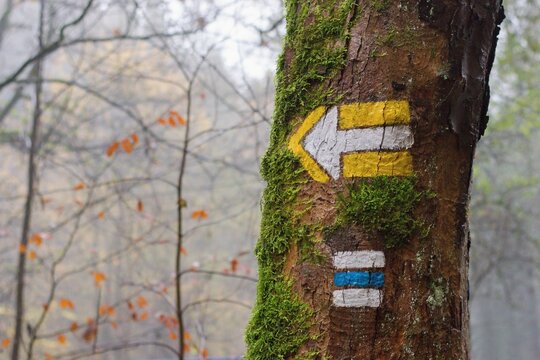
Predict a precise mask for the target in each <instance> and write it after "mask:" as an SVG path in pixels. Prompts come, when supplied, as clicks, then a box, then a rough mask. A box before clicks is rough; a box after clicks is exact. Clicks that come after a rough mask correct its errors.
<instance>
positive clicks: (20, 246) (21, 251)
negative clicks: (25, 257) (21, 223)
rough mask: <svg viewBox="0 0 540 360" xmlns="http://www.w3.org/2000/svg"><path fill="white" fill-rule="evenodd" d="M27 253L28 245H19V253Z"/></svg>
mask: <svg viewBox="0 0 540 360" xmlns="http://www.w3.org/2000/svg"><path fill="white" fill-rule="evenodd" d="M25 252H26V245H24V244H19V253H21V254H24V253H25Z"/></svg>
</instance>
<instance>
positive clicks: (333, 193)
mask: <svg viewBox="0 0 540 360" xmlns="http://www.w3.org/2000/svg"><path fill="white" fill-rule="evenodd" d="M286 11H287V38H286V39H285V48H284V52H283V55H282V57H281V58H280V62H279V66H278V76H277V79H278V81H277V82H278V83H277V97H276V113H275V119H274V120H275V122H274V125H273V130H272V138H271V144H270V148H269V150H268V152H267V154H266V157H265V160H263V165H262V167H263V176H264V177H265V179H266V180H267V182H268V188H267V190H266V192H265V197H264V208H263V220H262V232H261V239H260V241H259V244H258V248H257V254H258V256H259V264H260V279H261V280H260V284H259V290H258V297H257V304H256V308H255V310H254V314H253V318H252V320H251V323H250V325H249V327H248V332H247V344H248V351H247V358H248V359H271V358H272V359H275V358H280V357H282V358H290V359H293V358H295V359H298V358H314V359H323V358H329V359H342V360H345V359H347V360H349V359H468V358H470V351H469V313H468V260H469V258H468V249H469V232H468V223H467V206H468V198H469V183H470V180H471V169H472V161H473V156H474V151H475V145H476V143H477V141H478V140H479V139H480V137H481V136H482V135H483V133H484V130H485V128H486V125H487V120H488V118H487V115H486V114H487V106H488V102H489V86H488V79H489V74H490V70H491V66H492V63H493V58H494V52H495V46H496V42H497V35H498V31H499V27H498V25H499V24H500V23H501V21H502V20H503V18H504V14H503V8H502V4H501V0H486V1H482V2H479V1H475V0H370V1H347V0H324V1H323V0H309V1H299V0H289V1H287V2H286ZM344 13H345V15H344ZM342 15H344V16H342ZM336 27H338V28H339V29H340V30H336ZM336 54H338V55H336ZM339 56H341V59H342V61H341V62H340V61H339ZM336 59H338V61H336ZM299 79H300V80H299ZM323 120H324V121H325V123H324V126H323V125H320V126H321V127H320V129H319V130H315V129H316V127H317V126H318V125H316V124H319V123H320V124H323ZM332 121H334V122H332ZM362 121H364V122H362ZM336 122H337V129H336V125H335V123H336ZM376 125H378V126H380V127H384V129H383V130H381V131H382V135H381V140H380V146H379V147H378V148H376V149H370V148H369V146H368V145H366V144H367V143H369V142H370V141H372V140H374V139H375V140H377V139H378V138H377V136H379V135H373V133H372V134H371V135H369V134H368V135H365V136H367V137H365V136H364V135H362V134H361V133H360V132H357V133H354V134H353V133H352V132H350V134H349V135H350V136H349V135H347V134H345V132H346V131H352V130H355V131H356V130H358V129H366V128H367V127H374V126H376ZM332 126H333V128H332ZM385 126H386V127H385ZM391 126H394V127H391ZM399 126H401V127H399ZM398 127H399V128H398ZM321 129H322V130H321ZM398 130H399V131H404V132H406V134H408V135H403V138H400V137H399V132H398ZM317 131H319V132H317ZM374 131H375V130H374ZM340 132H341V133H340ZM394 133H395V134H398V135H395V139H397V140H395V141H394V142H392V143H389V144H387V143H386V142H388V141H390V140H388V139H389V136H390V135H392V136H394V135H393V134H394ZM321 134H322V135H321ZM336 134H338V135H336ZM339 134H342V135H339ZM359 134H360V135H359ZM339 136H342V137H343V138H344V139H345V140H344V142H345V143H344V144H340V140H339ZM347 136H349V137H347ZM370 136H371V137H370ZM373 137H374V138H373ZM336 139H338V140H336ZM329 143H330V145H328V144H329ZM351 143H353V145H351ZM339 146H341V152H340V151H338V152H337V156H340V158H339V159H338V162H337V165H335V164H336V163H335V161H334V162H332V161H333V160H329V158H328V156H330V155H328V154H326V155H328V156H326V157H325V155H324V154H322V155H321V152H323V151H334V150H335V148H336V147H339ZM355 146H356V147H357V148H355ZM398 148H399V149H400V151H402V152H403V154H404V155H403V156H404V157H401V155H399V156H398V155H396V156H394V155H395V152H392V151H388V150H389V149H390V150H395V149H398ZM328 149H330V150H328ZM366 150H370V151H366ZM291 151H292V153H293V154H294V158H295V159H296V162H295V163H294V164H295V165H294V166H297V168H298V169H299V170H298V171H299V172H300V175H299V178H300V180H298V181H297V179H296V178H294V180H288V179H292V178H293V177H292V176H291V177H290V178H289V175H288V174H289V172H288V171H289V170H287V169H282V170H280V171H281V172H282V174H281V176H280V177H278V176H273V175H272V168H274V169H277V168H279V166H280V165H279V164H281V163H283V161H284V159H286V158H287V156H289V155H290V154H291ZM368 152H370V153H371V155H369V156H372V157H371V158H370V157H369V156H367V155H366V154H367V153H368ZM287 154H288V155H287ZM388 154H394V155H388ZM373 156H374V157H373ZM392 156H394V157H392ZM373 159H375V160H373ZM370 161H372V162H373V161H375V164H373V163H370ZM290 167H292V165H291V166H288V168H290ZM370 169H371V170H370ZM381 179H382V180H381ZM392 179H397V180H396V181H397V182H401V183H399V184H401V185H399V184H398V183H394V182H393V181H394V180H392ZM405 179H409V180H408V181H410V183H412V184H413V188H414V189H413V190H412V192H411V191H409V190H403V189H404V188H403V187H402V184H404V181H405ZM395 184H398V185H395ZM364 185H365V186H364ZM292 188H296V189H297V191H296V192H294V196H291V197H288V195H287V194H289V193H290V190H291V189H292ZM404 191H405V192H404ZM407 191H408V192H407ZM354 194H356V195H354ZM377 194H378V195H377ZM381 194H382V195H384V196H388V199H377V198H376V197H377V196H382V195H381ZM353 195H354V196H353ZM355 196H357V197H355ZM402 196H403V198H409V199H412V198H414V199H415V200H411V201H410V202H408V203H407V201H405V200H404V202H400V201H398V200H396V199H397V198H399V197H402ZM379 200H380V203H381V204H390V205H389V206H393V207H392V208H388V213H387V214H385V213H384V211H382V212H381V211H379V212H378V213H376V212H374V213H373V214H372V218H371V219H369V218H366V211H369V209H375V210H377V209H378V208H377V206H376V205H373V206H374V207H372V208H370V207H369V206H371V205H370V204H371V203H374V204H377V201H379ZM368 203H369V204H368ZM407 204H408V205H410V207H407V206H406V205H407ZM368 205H369V206H368ZM347 207H350V209H348V208H347ZM283 209H288V210H287V211H288V212H285V210H283ZM358 209H360V210H358ZM378 210H380V209H378ZM396 211H397V214H398V215H399V214H401V213H399V211H402V212H403V214H404V216H410V217H411V219H410V221H409V222H408V223H407V222H405V226H404V228H405V229H404V228H401V229H398V227H397V224H396V223H398V222H400V220H403V216H397V217H396V218H395V219H394V220H392V219H393V218H392V216H391V215H392V214H393V213H395V212H396ZM347 214H348V215H347ZM285 215H286V216H287V219H284V218H283V217H284V216H285ZM368 215H369V214H368ZM355 216H356V217H355ZM291 219H292V220H291ZM392 221H394V223H392ZM381 224H382V225H384V226H382V225H381ZM407 224H408V225H407ZM288 226H291V229H289V228H288ZM407 227H410V229H409V230H410V231H409V232H407V229H406V228H407ZM283 229H285V230H283ZM298 229H302V231H297V230H298ZM388 229H390V232H389V231H388ZM392 229H398V230H399V234H398V235H396V232H395V231H394V233H392ZM396 236H397V237H396ZM283 244H285V245H283ZM278 245H279V246H278ZM278 278H279V279H280V280H276V279H278ZM279 281H281V282H283V283H286V284H290V291H291V295H290V299H292V300H290V301H296V300H298V301H300V302H302V303H305V304H307V305H309V308H310V309H311V311H310V312H309V316H308V318H309V321H307V322H308V323H309V328H308V329H307V333H306V335H305V336H304V337H302V338H295V339H291V337H292V336H293V335H287V336H286V337H284V338H281V339H279V340H278V339H277V335H275V334H276V333H279V332H281V333H287V328H291V327H295V328H299V329H301V328H302V327H301V323H302V322H305V321H304V320H305V319H301V320H299V321H298V322H294V320H290V319H289V320H286V319H285V318H287V316H285V315H284V314H286V310H284V309H282V308H279V307H278V306H276V304H275V300H276V297H277V295H276V290H275V289H276V288H278V287H277V286H276V284H277V283H278V282H279ZM279 289H281V287H279ZM280 296H281V295H280ZM287 299H288V300H287V301H289V298H287ZM282 303H283V301H282ZM293 304H294V303H293ZM296 312H297V313H301V312H300V311H296ZM271 316H273V317H274V319H275V318H280V317H282V318H283V321H281V322H277V321H275V320H274V322H272V323H271V324H272V327H274V329H272V330H273V332H274V333H273V334H272V333H269V332H265V328H268V327H269V325H268V324H269V323H268V319H269V318H270V317H271ZM299 316H300V315H299ZM280 326H283V327H282V328H280ZM299 331H300V330H299ZM300 332H301V331H300ZM289 340H291V341H290V346H287V347H284V346H281V345H282V344H283V343H285V342H287V341H289ZM277 348H279V349H280V350H276V349H277ZM276 356H277V357H276Z"/></svg>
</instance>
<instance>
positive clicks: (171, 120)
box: [169, 116, 176, 127]
mask: <svg viewBox="0 0 540 360" xmlns="http://www.w3.org/2000/svg"><path fill="white" fill-rule="evenodd" d="M169 125H171V126H173V127H174V126H176V123H175V122H174V118H173V117H172V116H170V117H169Z"/></svg>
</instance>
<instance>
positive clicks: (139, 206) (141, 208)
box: [137, 200, 144, 212]
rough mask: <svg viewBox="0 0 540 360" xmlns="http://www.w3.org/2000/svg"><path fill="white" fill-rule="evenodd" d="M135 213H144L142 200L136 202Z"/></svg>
mask: <svg viewBox="0 0 540 360" xmlns="http://www.w3.org/2000/svg"><path fill="white" fill-rule="evenodd" d="M137 211H138V212H143V211H144V203H143V202H142V200H138V201H137Z"/></svg>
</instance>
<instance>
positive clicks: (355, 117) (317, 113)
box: [289, 100, 413, 183]
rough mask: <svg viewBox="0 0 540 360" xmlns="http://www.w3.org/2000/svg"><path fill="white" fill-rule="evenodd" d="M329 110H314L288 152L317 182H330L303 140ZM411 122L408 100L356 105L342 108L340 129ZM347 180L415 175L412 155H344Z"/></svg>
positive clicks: (319, 108)
mask: <svg viewBox="0 0 540 360" xmlns="http://www.w3.org/2000/svg"><path fill="white" fill-rule="evenodd" d="M326 110H327V107H325V106H320V107H318V108H316V109H315V110H313V111H312V112H311V113H310V114H309V115H308V116H307V117H306V119H305V120H304V122H303V123H302V124H301V125H300V127H299V128H298V130H296V132H295V133H294V134H293V135H292V136H291V138H290V140H289V149H291V151H292V152H293V153H294V154H295V155H296V156H298V158H299V159H300V162H301V163H302V166H303V167H304V168H305V169H306V170H307V171H308V173H309V174H310V175H311V177H312V178H313V179H314V180H315V181H318V182H322V183H325V182H327V181H329V180H330V176H329V175H328V174H327V172H326V171H325V170H324V169H323V168H322V167H321V166H320V165H319V164H318V163H317V162H316V161H315V160H314V159H313V158H312V157H311V155H310V154H309V153H308V152H307V151H306V150H305V149H304V145H303V144H302V141H303V140H304V138H305V136H306V135H307V134H308V132H309V131H310V130H311V129H312V128H313V126H315V124H317V123H318V122H319V121H320V120H321V118H322V117H323V116H324V115H325V113H326ZM410 122H411V116H410V109H409V102H408V101H394V100H392V101H381V102H370V103H353V104H346V105H341V106H339V116H338V128H339V129H336V131H337V130H347V129H355V128H364V127H376V126H391V125H408V124H410ZM342 165H343V176H344V177H349V178H350V177H373V176H407V175H411V174H412V172H413V165H412V156H411V154H410V153H409V152H408V151H406V150H404V151H361V152H353V153H345V154H343V155H342Z"/></svg>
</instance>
